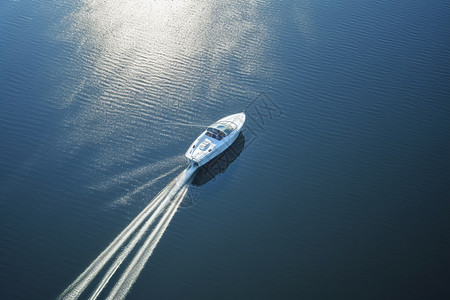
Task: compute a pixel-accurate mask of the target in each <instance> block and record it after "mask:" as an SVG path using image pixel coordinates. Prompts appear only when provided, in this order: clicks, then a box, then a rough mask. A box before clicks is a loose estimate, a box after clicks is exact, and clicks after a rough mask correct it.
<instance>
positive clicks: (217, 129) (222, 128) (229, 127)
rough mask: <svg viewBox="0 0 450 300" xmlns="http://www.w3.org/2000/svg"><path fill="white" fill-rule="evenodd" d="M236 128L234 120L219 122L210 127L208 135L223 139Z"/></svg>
mask: <svg viewBox="0 0 450 300" xmlns="http://www.w3.org/2000/svg"><path fill="white" fill-rule="evenodd" d="M235 129H236V124H234V123H233V122H217V123H214V124H212V125H211V126H209V127H208V129H207V131H206V135H207V136H210V137H212V138H215V139H217V140H219V141H220V140H221V139H223V138H224V137H226V136H227V135H229V134H230V133H231V132H232V131H233V130H235Z"/></svg>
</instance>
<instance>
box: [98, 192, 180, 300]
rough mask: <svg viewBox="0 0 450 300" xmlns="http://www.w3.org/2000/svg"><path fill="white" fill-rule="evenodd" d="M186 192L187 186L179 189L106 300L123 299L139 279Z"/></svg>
mask: <svg viewBox="0 0 450 300" xmlns="http://www.w3.org/2000/svg"><path fill="white" fill-rule="evenodd" d="M187 191H188V188H187V186H184V187H182V188H181V190H180V191H179V193H178V194H177V195H176V197H175V199H174V201H173V202H172V203H171V205H170V206H169V209H168V210H167V212H166V213H165V214H164V215H163V217H162V218H161V220H160V221H159V223H158V224H157V225H156V227H155V230H153V231H152V233H151V234H150V236H149V237H148V239H147V240H146V241H145V243H144V245H143V246H142V247H141V249H139V251H138V253H137V254H136V255H135V257H134V258H133V260H132V261H131V263H130V264H129V266H128V267H127V269H126V270H125V271H124V273H123V275H122V277H121V278H120V279H119V281H118V282H117V284H116V285H115V286H114V288H113V290H112V291H111V293H110V294H109V295H108V297H107V298H106V299H124V298H125V296H126V295H127V294H128V292H129V290H130V289H131V287H132V286H133V284H134V282H135V281H136V279H137V278H138V277H139V274H140V273H141V271H142V269H143V268H144V266H145V263H146V262H147V260H148V259H149V258H150V256H151V255H152V253H153V250H154V249H155V247H156V245H157V244H158V242H159V240H160V239H161V237H162V235H163V234H164V232H165V231H166V229H167V226H168V225H169V223H170V221H171V220H172V218H173V216H174V215H175V212H176V211H177V209H178V207H179V205H180V203H181V201H183V198H184V196H185V195H186V193H187Z"/></svg>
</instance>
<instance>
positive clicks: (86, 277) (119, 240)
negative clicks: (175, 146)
mask: <svg viewBox="0 0 450 300" xmlns="http://www.w3.org/2000/svg"><path fill="white" fill-rule="evenodd" d="M196 169H197V168H196V167H192V166H191V167H189V168H187V169H186V170H184V171H183V172H182V173H181V174H180V175H178V176H177V177H176V178H175V179H174V180H172V181H171V182H170V183H169V184H168V185H167V186H166V187H165V188H164V189H163V190H162V191H161V192H160V193H159V194H158V195H157V196H156V197H155V198H154V199H153V200H152V201H151V202H150V204H149V205H147V207H145V208H144V210H143V211H142V212H141V213H140V214H139V215H138V216H137V217H136V218H134V219H133V221H131V223H130V224H129V225H128V226H127V227H126V228H125V229H124V230H123V231H122V232H121V233H120V234H119V235H118V236H117V237H116V238H115V239H114V241H112V242H111V243H110V244H109V246H108V247H107V248H106V249H105V250H104V251H103V252H102V253H101V254H100V255H99V256H98V257H97V258H96V259H95V260H94V261H93V262H92V263H91V264H90V265H89V266H88V267H87V268H86V270H84V272H83V273H81V274H80V275H79V276H78V278H77V279H76V280H75V281H74V282H73V283H72V284H71V285H70V286H69V287H68V288H66V290H65V291H64V292H63V293H62V294H61V295H60V296H59V297H58V299H77V298H78V297H80V295H81V294H82V293H83V292H84V290H85V289H86V288H87V287H88V286H89V284H90V283H91V282H92V280H93V279H94V278H95V277H96V276H97V275H98V273H99V272H101V271H102V270H103V269H104V267H105V265H106V264H107V263H108V262H109V261H110V260H111V259H112V258H113V257H114V256H115V255H116V253H117V252H118V251H119V250H120V249H121V248H122V246H123V245H124V243H125V242H127V241H128V240H130V237H131V236H132V235H134V236H133V238H131V241H129V242H128V244H127V246H126V247H125V248H124V249H123V250H122V251H121V252H120V255H119V256H118V257H117V258H116V259H115V260H114V262H113V263H112V265H111V266H110V267H109V268H108V270H107V271H106V273H105V275H104V276H103V278H102V279H101V281H100V283H99V284H98V286H97V287H96V289H95V290H94V292H93V293H92V295H91V297H90V299H96V298H97V297H98V296H99V295H100V293H101V291H102V290H103V289H104V287H105V286H106V285H107V284H108V282H109V280H110V279H111V277H112V276H113V275H114V273H115V272H116V271H117V269H118V268H119V267H120V265H121V264H122V263H123V261H124V260H125V259H126V257H127V256H128V255H129V254H130V253H131V252H132V251H133V249H134V248H135V247H136V244H137V243H138V242H139V241H140V240H141V239H142V237H143V236H144V235H145V233H146V232H147V231H148V230H149V228H150V226H151V225H152V224H153V223H154V222H155V220H156V219H157V218H158V217H159V216H160V215H161V214H162V213H163V212H164V213H163V214H162V216H161V218H160V220H159V221H158V223H157V225H156V226H155V228H154V229H153V230H152V231H151V232H150V235H149V237H148V238H147V239H146V240H145V242H144V244H143V246H142V247H141V248H140V249H139V250H138V252H137V254H136V255H135V257H134V258H133V260H132V261H131V263H130V265H129V266H128V267H127V268H126V270H125V271H124V274H123V275H122V277H120V279H119V282H118V283H117V284H116V286H115V287H114V288H113V290H112V291H111V294H110V295H109V296H108V297H109V298H111V297H112V298H114V299H116V298H115V294H118V295H117V297H119V298H123V297H125V295H126V294H127V293H128V291H129V289H130V288H131V286H132V285H133V283H134V282H135V281H136V279H137V277H138V276H139V273H140V272H141V270H142V268H143V267H144V265H145V262H146V261H147V260H148V258H149V257H150V255H151V253H152V252H153V249H154V248H155V247H156V245H157V244H158V241H159V239H160V238H161V236H162V234H163V233H164V231H165V230H166V228H167V226H168V225H169V223H170V220H171V219H172V217H173V215H174V214H175V212H176V211H177V209H178V206H179V205H180V203H181V201H182V200H183V198H184V197H185V195H186V193H187V191H188V183H189V181H190V179H191V177H192V175H193V174H194V173H195V171H196ZM172 200H173V201H172ZM171 201H172V202H171ZM144 222H145V223H144ZM142 224H144V225H142ZM139 227H140V228H139ZM136 232H137V233H136Z"/></svg>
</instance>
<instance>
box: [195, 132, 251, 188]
mask: <svg viewBox="0 0 450 300" xmlns="http://www.w3.org/2000/svg"><path fill="white" fill-rule="evenodd" d="M244 145H245V137H244V134H243V133H242V132H241V133H239V135H238V137H237V138H236V140H235V141H234V142H233V144H231V146H230V147H228V148H227V149H226V150H225V151H224V152H223V153H221V154H219V155H218V156H217V157H215V158H213V159H212V160H211V161H209V162H208V163H206V164H204V165H203V166H201V167H199V168H198V170H197V172H196V174H195V177H194V179H193V180H192V185H194V186H197V187H199V186H202V185H204V184H205V183H207V182H208V181H210V180H212V179H214V178H215V177H216V176H217V175H218V174H221V173H223V172H225V170H226V169H227V168H228V167H229V166H230V165H231V164H232V163H233V162H234V161H235V160H236V158H237V157H238V156H239V155H240V154H241V152H242V150H243V149H244Z"/></svg>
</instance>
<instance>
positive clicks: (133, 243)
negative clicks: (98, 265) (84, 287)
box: [89, 195, 170, 300]
mask: <svg viewBox="0 0 450 300" xmlns="http://www.w3.org/2000/svg"><path fill="white" fill-rule="evenodd" d="M169 196H170V195H167V196H166V197H165V198H164V200H163V201H162V202H160V205H159V206H158V207H157V208H156V210H155V211H154V213H153V214H152V215H151V216H150V218H149V219H148V220H147V221H146V222H145V224H144V225H143V226H142V227H141V228H140V229H139V231H138V232H137V233H136V235H135V236H134V237H133V239H132V240H131V241H130V242H129V243H128V244H127V246H126V247H125V249H123V250H122V252H121V253H120V255H119V256H118V257H117V258H116V260H115V261H114V263H113V264H112V265H111V267H110V268H109V269H108V271H107V272H106V274H105V275H104V277H103V278H102V280H101V281H100V283H99V285H98V287H97V289H96V290H95V291H94V293H93V294H92V296H91V297H90V298H89V299H90V300H93V299H96V298H97V297H98V295H99V294H100V292H101V291H102V290H103V288H104V287H105V286H106V284H107V283H108V281H109V280H110V279H111V277H112V276H113V275H114V273H115V272H116V271H117V269H118V268H119V267H120V265H121V264H122V262H123V261H124V260H125V258H126V257H127V256H128V255H129V254H130V252H131V251H133V249H134V247H135V246H136V244H137V243H138V242H139V241H140V240H141V238H142V237H143V236H144V234H145V233H146V232H147V231H148V229H149V227H150V226H151V225H152V224H153V222H154V221H155V219H156V218H157V217H159V215H160V214H161V212H163V211H164V210H165V209H166V207H167V205H168V204H169V203H170V197H169Z"/></svg>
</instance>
